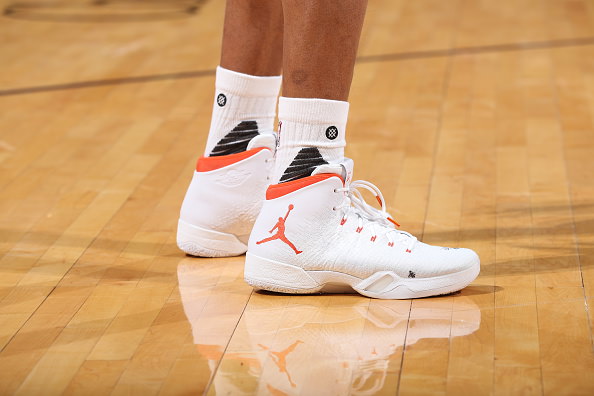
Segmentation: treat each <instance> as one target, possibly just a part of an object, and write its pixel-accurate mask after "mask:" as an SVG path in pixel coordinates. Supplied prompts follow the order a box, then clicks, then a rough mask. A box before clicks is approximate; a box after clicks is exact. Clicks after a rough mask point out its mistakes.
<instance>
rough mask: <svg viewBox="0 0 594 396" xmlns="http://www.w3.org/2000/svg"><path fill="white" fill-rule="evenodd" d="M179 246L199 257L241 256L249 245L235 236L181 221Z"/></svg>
mask: <svg viewBox="0 0 594 396" xmlns="http://www.w3.org/2000/svg"><path fill="white" fill-rule="evenodd" d="M177 246H178V247H179V248H180V249H181V250H182V251H184V252H186V253H187V254H190V255H192V256H199V257H229V256H240V255H242V254H244V253H245V252H246V250H247V245H246V244H245V243H243V242H241V241H240V240H239V239H238V238H237V237H236V236H235V235H233V234H227V233H224V232H218V231H213V230H207V229H205V228H202V227H198V226H195V225H192V224H190V223H187V222H185V221H183V220H182V219H179V221H178V223H177Z"/></svg>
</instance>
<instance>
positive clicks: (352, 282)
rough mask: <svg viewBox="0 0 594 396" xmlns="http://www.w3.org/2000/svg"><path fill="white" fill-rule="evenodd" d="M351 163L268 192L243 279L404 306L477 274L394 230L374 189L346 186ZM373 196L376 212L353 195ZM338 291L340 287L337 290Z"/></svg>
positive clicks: (471, 260) (452, 252)
mask: <svg viewBox="0 0 594 396" xmlns="http://www.w3.org/2000/svg"><path fill="white" fill-rule="evenodd" d="M352 164H353V162H352V160H350V159H346V160H345V161H344V162H343V163H342V164H330V165H320V166H318V167H317V168H316V169H315V171H314V172H313V173H312V175H311V176H308V177H304V178H300V179H297V180H293V181H289V182H285V183H280V184H275V185H271V186H270V187H269V188H268V190H267V192H266V201H265V202H264V205H263V207H262V210H261V212H260V215H259V216H258V218H257V220H256V223H255V224H254V228H253V230H252V234H251V236H250V239H249V243H248V252H247V257H246V264H245V280H246V281H247V283H249V284H250V285H252V286H254V287H255V288H258V289H264V290H271V291H278V292H284V293H316V292H321V291H338V290H340V291H342V290H344V286H348V287H350V288H352V289H354V290H356V291H357V292H359V293H360V294H363V295H365V296H368V297H375V298H384V299H404V298H417V297H426V296H433V295H440V294H447V293H451V292H454V291H457V290H460V289H462V288H464V287H466V286H467V285H468V284H470V282H472V281H473V280H474V279H475V278H476V277H477V275H478V273H479V270H480V264H479V257H478V256H477V254H476V253H475V252H473V251H472V250H470V249H454V248H444V247H439V246H431V245H427V244H425V243H421V242H419V241H417V238H415V237H414V236H412V235H411V234H409V233H407V232H404V231H400V230H398V229H396V228H395V226H394V225H395V222H394V220H392V218H391V217H390V216H389V214H388V213H387V212H386V207H385V201H384V199H383V196H382V194H381V192H380V191H379V189H378V188H377V187H375V186H374V185H373V184H371V183H369V182H366V181H354V182H351V177H352V167H353V165H352ZM360 188H362V189H366V190H369V191H371V192H372V193H374V194H375V195H376V197H377V199H378V201H379V202H380V204H381V210H379V209H376V208H374V207H372V206H370V205H368V204H367V203H365V201H364V199H363V197H362V195H361V193H360V192H359V190H358V189H360ZM337 286H339V288H338V290H337Z"/></svg>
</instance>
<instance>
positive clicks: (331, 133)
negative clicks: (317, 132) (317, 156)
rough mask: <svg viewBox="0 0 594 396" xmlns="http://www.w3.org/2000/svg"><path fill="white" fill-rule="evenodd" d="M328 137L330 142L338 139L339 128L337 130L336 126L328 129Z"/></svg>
mask: <svg viewBox="0 0 594 396" xmlns="http://www.w3.org/2000/svg"><path fill="white" fill-rule="evenodd" d="M326 137H327V138H328V139H330V140H334V139H336V138H337V137H338V128H336V127H335V126H334V125H332V126H329V127H328V128H326Z"/></svg>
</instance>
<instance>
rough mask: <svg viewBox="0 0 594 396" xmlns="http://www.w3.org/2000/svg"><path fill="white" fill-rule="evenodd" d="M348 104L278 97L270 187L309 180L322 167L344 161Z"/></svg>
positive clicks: (336, 101)
mask: <svg viewBox="0 0 594 396" xmlns="http://www.w3.org/2000/svg"><path fill="white" fill-rule="evenodd" d="M348 114H349V103H348V102H341V101H338V100H326V99H298V98H285V97H281V98H280V101H279V105H278V119H279V121H280V123H279V131H278V133H279V135H278V139H279V140H278V147H277V151H276V163H275V166H274V172H273V176H272V183H273V184H274V183H283V182H287V181H291V180H295V179H299V178H302V177H306V176H310V175H311V173H312V172H313V170H314V169H315V168H316V167H317V166H319V165H322V164H325V163H329V162H340V161H341V160H342V159H343V158H344V146H345V145H346V140H345V129H346V122H347V117H348Z"/></svg>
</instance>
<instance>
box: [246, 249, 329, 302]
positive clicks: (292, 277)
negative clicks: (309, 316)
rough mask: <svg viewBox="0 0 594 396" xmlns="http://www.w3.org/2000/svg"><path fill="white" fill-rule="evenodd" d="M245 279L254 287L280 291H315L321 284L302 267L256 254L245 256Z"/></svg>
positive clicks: (304, 292)
mask: <svg viewBox="0 0 594 396" xmlns="http://www.w3.org/2000/svg"><path fill="white" fill-rule="evenodd" d="M244 278H245V281H246V282H247V283H248V284H250V285H251V286H253V287H254V288H256V289H262V290H269V291H274V292H281V293H292V294H308V293H316V292H319V291H320V290H321V289H322V286H321V285H320V284H319V283H318V282H316V281H315V280H314V279H313V278H312V277H311V276H309V275H308V274H307V272H305V271H304V270H303V269H302V268H299V267H296V266H294V265H290V264H285V263H281V262H279V261H276V260H270V259H266V258H263V257H259V256H256V255H254V254H252V253H250V252H247V253H246V257H245V270H244Z"/></svg>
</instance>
